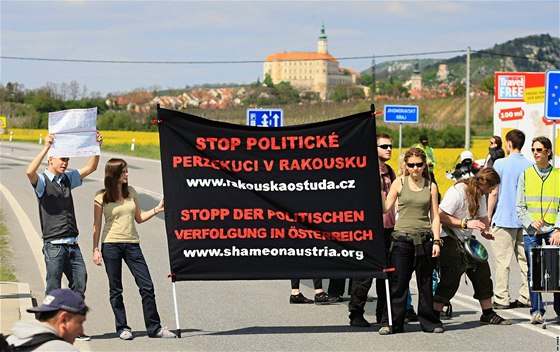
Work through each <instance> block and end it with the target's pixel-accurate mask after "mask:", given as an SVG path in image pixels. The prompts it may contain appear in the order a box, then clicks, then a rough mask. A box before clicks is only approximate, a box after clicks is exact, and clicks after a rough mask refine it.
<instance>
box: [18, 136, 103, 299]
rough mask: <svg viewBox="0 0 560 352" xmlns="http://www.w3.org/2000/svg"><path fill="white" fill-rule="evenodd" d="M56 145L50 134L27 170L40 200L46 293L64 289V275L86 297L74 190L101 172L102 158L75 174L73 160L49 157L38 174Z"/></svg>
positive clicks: (91, 160) (69, 284) (85, 277)
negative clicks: (70, 164) (44, 167)
mask: <svg viewBox="0 0 560 352" xmlns="http://www.w3.org/2000/svg"><path fill="white" fill-rule="evenodd" d="M96 139H97V142H98V143H99V145H101V142H102V141H103V137H101V135H100V134H99V133H97V138H96ZM53 143H54V136H53V135H52V134H50V133H49V134H48V135H47V137H46V138H45V146H44V147H43V149H41V151H40V152H39V154H37V156H36V157H35V159H33V160H32V161H31V163H30V164H29V166H28V167H27V177H28V178H29V181H30V182H31V185H33V188H34V189H35V194H36V195H37V199H38V201H39V217H40V220H41V230H42V233H43V255H44V257H45V264H46V267H47V278H46V288H45V293H48V292H51V291H52V290H54V289H57V288H60V286H61V280H62V274H63V273H64V275H66V277H67V278H68V286H69V288H70V289H72V290H73V291H76V292H77V293H79V294H80V295H81V296H82V297H85V296H84V293H85V291H86V281H87V271H86V265H85V263H84V258H83V257H82V253H81V252H80V247H79V246H78V225H77V223H76V215H75V212H74V202H73V200H72V191H71V190H72V189H73V188H75V187H78V186H81V185H82V180H83V179H84V178H85V177H86V176H88V175H89V174H91V173H92V172H94V171H95V170H96V169H97V165H98V164H99V155H95V156H92V157H91V158H90V159H89V161H88V163H87V165H86V166H85V167H83V168H81V169H79V170H72V171H66V168H67V167H68V161H69V158H62V157H53V156H49V157H48V167H47V169H46V170H45V172H44V173H42V174H37V170H38V169H39V166H41V163H42V161H43V159H44V158H45V156H46V155H47V154H48V152H49V150H50V148H51V145H52V144H53Z"/></svg>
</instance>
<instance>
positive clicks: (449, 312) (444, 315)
mask: <svg viewBox="0 0 560 352" xmlns="http://www.w3.org/2000/svg"><path fill="white" fill-rule="evenodd" d="M446 308H447V309H446ZM452 317H453V306H452V305H451V303H449V305H446V306H443V310H442V311H441V314H440V315H439V318H440V320H449V319H451V318H452Z"/></svg>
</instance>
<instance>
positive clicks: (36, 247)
mask: <svg viewBox="0 0 560 352" xmlns="http://www.w3.org/2000/svg"><path fill="white" fill-rule="evenodd" d="M0 192H2V194H3V195H4V197H6V200H7V201H8V203H9V204H10V206H11V207H12V210H13V211H14V213H15V214H16V218H17V219H18V221H19V224H20V226H21V229H22V230H23V234H24V235H25V239H26V240H27V243H28V244H29V247H31V252H32V253H33V257H34V259H35V262H36V263H37V268H39V272H40V273H41V277H42V278H46V277H47V271H46V268H45V265H44V261H43V252H42V248H43V240H42V239H41V236H40V235H39V233H38V232H37V231H35V228H34V227H33V225H32V222H31V220H30V219H29V217H28V216H27V214H26V213H25V211H24V210H23V209H22V208H21V206H20V205H19V203H18V201H17V200H16V198H15V197H14V196H13V195H12V192H10V191H9V190H8V188H7V187H6V186H4V185H3V184H2V183H0Z"/></svg>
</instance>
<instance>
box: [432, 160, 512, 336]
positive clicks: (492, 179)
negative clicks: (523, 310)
mask: <svg viewBox="0 0 560 352" xmlns="http://www.w3.org/2000/svg"><path fill="white" fill-rule="evenodd" d="M499 183H500V176H499V175H498V173H497V172H496V171H495V170H494V169H492V168H487V169H483V170H481V171H480V172H479V173H478V174H477V175H476V176H474V177H470V178H468V179H464V180H461V181H459V182H457V183H456V184H455V185H454V186H453V187H451V188H449V189H448V190H447V192H445V195H444V196H443V200H442V201H441V204H440V205H439V206H440V208H439V217H440V219H441V224H442V227H443V231H442V233H441V237H442V241H443V244H444V245H443V247H442V250H441V256H440V259H439V262H440V282H439V284H438V287H437V289H436V293H435V295H434V310H435V311H436V312H438V314H439V312H441V311H442V309H443V306H444V305H446V304H448V303H449V301H450V300H451V299H452V298H453V296H455V294H456V293H457V290H458V289H459V284H460V282H461V276H462V275H463V274H464V273H466V274H467V276H468V278H469V280H470V281H471V283H472V287H473V290H474V295H473V297H474V298H475V299H477V300H478V301H479V304H480V307H481V309H482V315H481V317H480V324H482V325H510V324H511V320H507V319H504V318H502V317H500V316H499V315H498V314H496V312H494V310H493V309H492V296H493V295H494V292H493V290H492V288H493V283H492V279H491V278H490V266H489V265H488V261H484V262H482V261H481V262H476V261H475V260H474V259H472V260H470V259H468V258H467V255H468V254H466V253H465V250H464V249H463V248H464V243H465V241H466V240H467V239H468V238H470V237H471V236H472V235H473V231H475V230H477V231H480V233H481V235H482V236H483V237H484V238H486V239H489V240H493V239H494V237H493V236H492V234H491V233H490V229H489V223H488V211H487V208H486V200H485V198H484V195H485V194H489V193H491V192H492V191H493V190H495V189H496V187H498V184H499Z"/></svg>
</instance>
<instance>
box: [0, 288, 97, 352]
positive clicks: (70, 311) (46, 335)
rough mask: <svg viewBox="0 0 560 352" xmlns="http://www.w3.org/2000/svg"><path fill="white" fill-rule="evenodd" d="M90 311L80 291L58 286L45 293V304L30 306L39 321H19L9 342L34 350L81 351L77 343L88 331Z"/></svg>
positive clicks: (29, 310) (30, 310) (15, 345)
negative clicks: (85, 325)
mask: <svg viewBox="0 0 560 352" xmlns="http://www.w3.org/2000/svg"><path fill="white" fill-rule="evenodd" d="M88 310H89V308H88V306H86V304H85V302H84V299H83V298H82V296H81V295H79V294H78V293H76V292H74V291H72V290H70V289H67V288H62V289H55V290H53V291H51V292H50V293H49V294H48V295H46V296H45V300H44V301H43V304H42V305H40V306H38V307H34V308H29V309H27V311H28V312H29V313H35V317H36V318H37V320H20V321H18V322H16V323H15V324H14V326H13V327H12V334H11V335H10V336H8V338H7V339H6V341H7V342H8V344H9V345H13V346H14V347H21V348H23V347H27V348H28V349H32V350H33V351H79V349H78V348H77V347H75V346H73V344H74V341H75V340H76V338H77V337H78V336H81V335H83V333H84V327H83V324H84V321H86V314H87V312H88ZM51 335H52V336H51Z"/></svg>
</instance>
